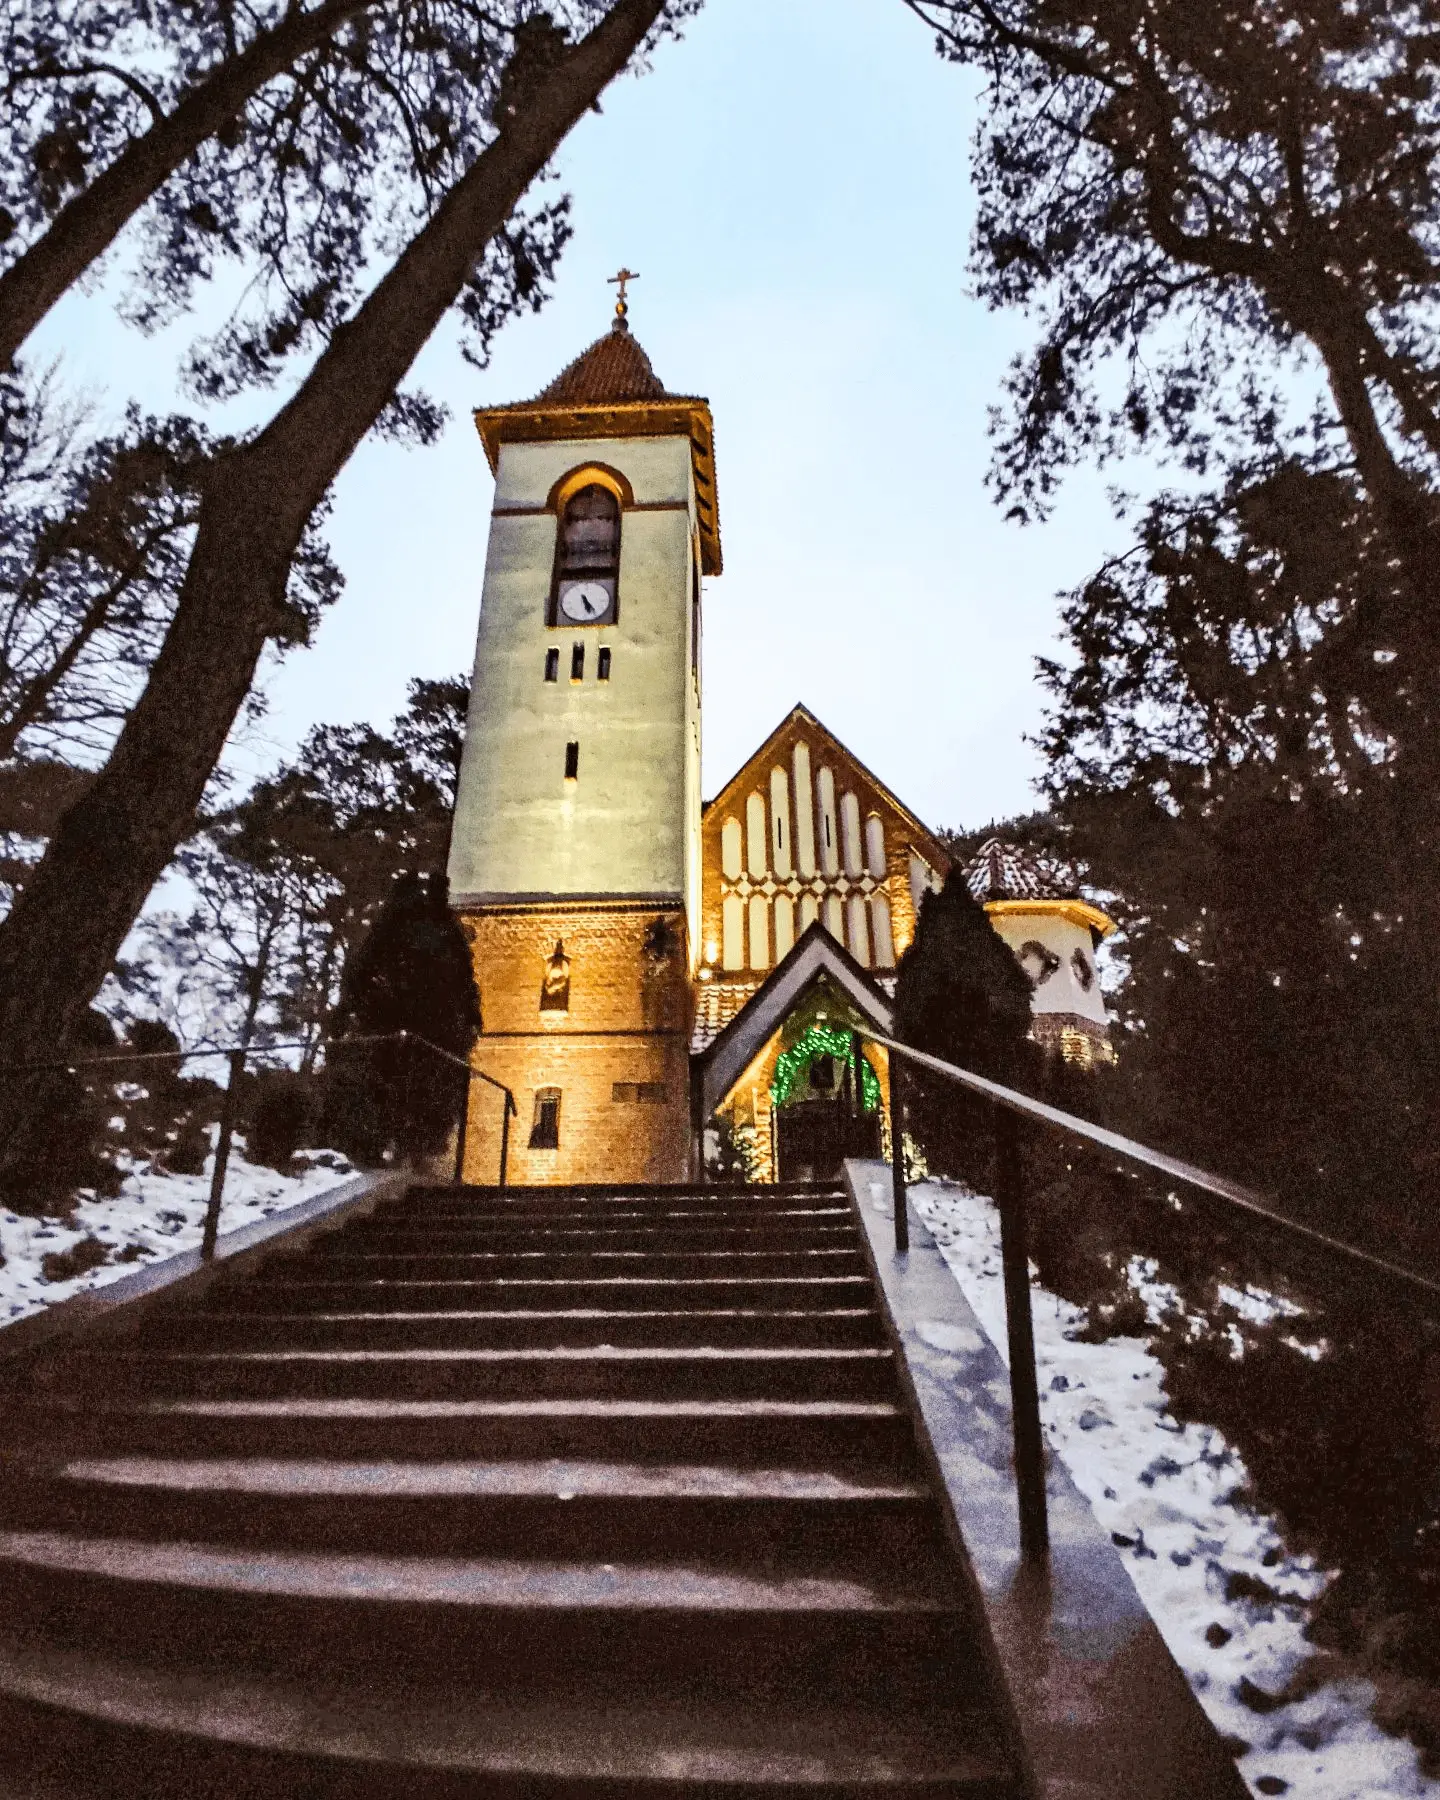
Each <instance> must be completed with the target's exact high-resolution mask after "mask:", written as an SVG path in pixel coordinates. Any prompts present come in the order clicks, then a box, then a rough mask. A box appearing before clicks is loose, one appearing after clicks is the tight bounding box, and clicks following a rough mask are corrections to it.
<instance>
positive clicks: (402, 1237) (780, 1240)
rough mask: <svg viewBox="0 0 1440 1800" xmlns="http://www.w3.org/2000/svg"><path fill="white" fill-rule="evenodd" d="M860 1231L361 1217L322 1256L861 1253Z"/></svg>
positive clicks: (330, 1239) (333, 1237) (844, 1226)
mask: <svg viewBox="0 0 1440 1800" xmlns="http://www.w3.org/2000/svg"><path fill="white" fill-rule="evenodd" d="M858 1246H859V1234H858V1233H857V1232H856V1230H855V1227H854V1225H853V1224H851V1223H850V1221H848V1220H840V1221H838V1222H833V1223H832V1222H830V1221H826V1222H825V1223H824V1224H818V1225H817V1224H777V1223H775V1222H773V1221H771V1220H768V1219H767V1220H765V1221H764V1222H757V1223H755V1224H749V1225H735V1224H730V1223H717V1224H695V1223H693V1222H692V1223H679V1222H674V1221H671V1220H668V1219H667V1220H664V1221H662V1222H661V1223H659V1224H650V1223H642V1224H634V1223H630V1222H626V1221H623V1220H622V1221H620V1222H618V1223H611V1222H609V1221H607V1222H606V1223H604V1224H574V1223H570V1222H566V1223H564V1224H558V1223H556V1222H554V1221H551V1220H546V1221H543V1222H541V1223H539V1224H531V1223H529V1222H527V1221H523V1220H519V1219H506V1220H503V1221H499V1222H493V1223H492V1222H489V1221H487V1222H486V1223H484V1224H481V1225H460V1224H457V1223H454V1222H452V1223H450V1224H448V1225H446V1226H445V1227H443V1228H442V1227H439V1226H431V1225H429V1224H414V1223H409V1222H407V1223H406V1224H404V1225H403V1226H402V1225H400V1224H398V1223H397V1224H393V1225H392V1224H390V1223H388V1222H376V1221H370V1220H357V1221H356V1222H355V1223H354V1224H350V1225H345V1226H342V1227H341V1228H340V1229H339V1230H337V1231H334V1232H331V1233H329V1234H328V1235H327V1236H326V1237H324V1238H322V1239H320V1240H318V1241H317V1243H316V1245H315V1252H316V1254H317V1255H325V1254H335V1253H341V1252H343V1253H344V1254H346V1255H354V1254H355V1253H357V1252H360V1253H363V1254H365V1255H367V1256H387V1255H407V1256H413V1255H417V1254H421V1255H432V1256H433V1255H440V1254H445V1255H454V1254H455V1253H456V1252H464V1251H471V1250H497V1251H505V1250H527V1251H529V1250H544V1251H552V1250H553V1251H558V1252H561V1253H572V1254H573V1253H574V1252H576V1251H586V1250H665V1251H676V1250H684V1251H695V1250H833V1249H846V1248H851V1247H856V1248H858Z"/></svg>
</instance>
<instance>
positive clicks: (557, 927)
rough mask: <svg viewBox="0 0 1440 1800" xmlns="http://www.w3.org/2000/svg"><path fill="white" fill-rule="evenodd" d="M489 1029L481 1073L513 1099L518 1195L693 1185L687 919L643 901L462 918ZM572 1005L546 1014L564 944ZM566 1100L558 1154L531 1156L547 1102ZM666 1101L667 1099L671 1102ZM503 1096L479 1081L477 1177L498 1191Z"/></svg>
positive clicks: (472, 1137)
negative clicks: (549, 1094) (637, 1184)
mask: <svg viewBox="0 0 1440 1800" xmlns="http://www.w3.org/2000/svg"><path fill="white" fill-rule="evenodd" d="M462 923H463V925H464V927H465V931H466V935H467V936H468V937H469V939H470V943H471V947H472V951H473V954H474V958H475V973H476V979H477V981H478V983H479V987H480V1004H481V1009H482V1012H483V1015H484V1031H483V1033H482V1035H481V1037H480V1038H479V1040H478V1041H477V1043H476V1046H475V1054H474V1059H473V1060H474V1063H475V1066H476V1067H477V1068H479V1069H483V1070H484V1071H485V1073H486V1074H487V1075H491V1076H493V1077H494V1078H495V1079H496V1080H497V1081H501V1082H504V1083H505V1084H506V1086H508V1087H510V1088H511V1089H512V1090H513V1091H514V1094H515V1100H516V1104H517V1105H518V1107H519V1109H520V1113H519V1117H518V1118H517V1119H514V1120H512V1121H511V1127H510V1163H509V1178H510V1180H511V1181H513V1182H515V1183H517V1184H520V1185H530V1184H533V1185H546V1184H552V1183H564V1182H590V1181H596V1182H606V1181H647V1182H649V1181H655V1182H668V1181H683V1180H685V1179H686V1177H687V1174H688V1172H689V1157H690V1099H689V1067H690V1065H689V1053H688V1045H689V1029H690V991H689V982H688V979H687V968H688V956H687V946H686V936H685V915H684V912H683V910H681V909H680V908H657V907H654V906H642V905H639V904H636V903H625V902H607V903H598V902H597V903H590V904H582V903H576V904H571V905H568V906H567V905H564V904H558V905H556V906H553V907H518V906H517V907H495V908H486V909H482V910H478V911H475V912H470V913H466V914H463V915H462ZM560 943H563V945H564V954H565V956H566V958H567V959H568V962H569V993H568V1006H567V1007H566V1009H565V1010H563V1011H542V1009H541V1004H540V1002H541V994H542V990H543V989H544V986H545V980H546V971H547V967H548V966H549V964H550V962H551V958H552V956H553V955H554V952H555V949H556V945H557V944H560ZM553 1089H558V1090H559V1093H560V1116H559V1145H558V1147H557V1148H555V1149H540V1148H535V1149H532V1148H531V1147H530V1144H529V1139H530V1136H531V1131H532V1127H533V1125H534V1122H535V1117H536V1096H537V1094H538V1093H540V1092H542V1091H543V1090H553ZM662 1094H663V1098H662ZM501 1107H502V1101H501V1097H500V1095H499V1094H497V1093H496V1092H495V1091H494V1090H493V1089H492V1088H488V1087H487V1086H486V1085H485V1084H484V1083H482V1082H475V1083H473V1084H472V1091H471V1111H470V1127H469V1137H468V1141H467V1146H466V1158H465V1167H466V1178H467V1179H468V1180H471V1181H484V1182H489V1181H494V1180H495V1178H496V1172H497V1169H498V1164H499V1141H500V1113H501Z"/></svg>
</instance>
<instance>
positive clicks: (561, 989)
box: [540, 939, 570, 1013]
mask: <svg viewBox="0 0 1440 1800" xmlns="http://www.w3.org/2000/svg"><path fill="white" fill-rule="evenodd" d="M540 1010H541V1012H562V1013H563V1012H569V1010H570V958H569V957H568V956H567V955H566V954H565V943H564V940H563V939H561V940H559V941H557V943H556V945H555V951H554V954H553V955H552V956H551V958H550V960H549V962H547V963H546V965H545V979H544V981H543V982H542V983H541V985H540Z"/></svg>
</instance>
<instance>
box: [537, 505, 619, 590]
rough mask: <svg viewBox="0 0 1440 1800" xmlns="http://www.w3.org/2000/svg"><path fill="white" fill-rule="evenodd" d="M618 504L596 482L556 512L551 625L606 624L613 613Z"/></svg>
mask: <svg viewBox="0 0 1440 1800" xmlns="http://www.w3.org/2000/svg"><path fill="white" fill-rule="evenodd" d="M619 597H620V502H619V501H618V500H617V499H616V498H615V496H614V494H613V493H611V491H610V489H609V488H608V487H604V486H602V484H601V483H600V482H598V481H593V482H591V483H589V485H588V486H586V487H582V488H580V489H579V490H578V491H577V492H575V493H573V494H572V495H571V496H570V498H569V499H568V500H567V501H566V502H565V504H564V505H563V506H562V507H561V509H560V529H559V536H558V542H557V544H556V549H555V581H554V591H553V593H552V595H551V605H550V623H551V624H552V625H609V624H611V623H613V621H614V619H615V617H616V614H617V612H618V610H619Z"/></svg>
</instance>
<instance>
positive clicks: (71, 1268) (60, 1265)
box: [40, 1237, 110, 1281]
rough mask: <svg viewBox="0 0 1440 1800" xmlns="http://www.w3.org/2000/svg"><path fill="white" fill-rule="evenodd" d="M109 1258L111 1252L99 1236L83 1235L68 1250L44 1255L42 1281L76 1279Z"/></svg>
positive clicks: (41, 1265)
mask: <svg viewBox="0 0 1440 1800" xmlns="http://www.w3.org/2000/svg"><path fill="white" fill-rule="evenodd" d="M109 1259H110V1252H109V1251H108V1250H107V1249H106V1247H105V1246H104V1244H102V1243H101V1242H100V1240H99V1238H93V1237H83V1238H81V1240H80V1242H79V1243H78V1244H72V1245H71V1247H70V1248H69V1249H68V1250H52V1251H51V1252H50V1253H49V1255H48V1256H42V1257H41V1258H40V1278H41V1280H42V1281H74V1279H75V1277H76V1276H77V1275H83V1274H85V1273H86V1271H87V1270H89V1269H98V1268H99V1267H100V1265H101V1263H103V1262H108V1261H109Z"/></svg>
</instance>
